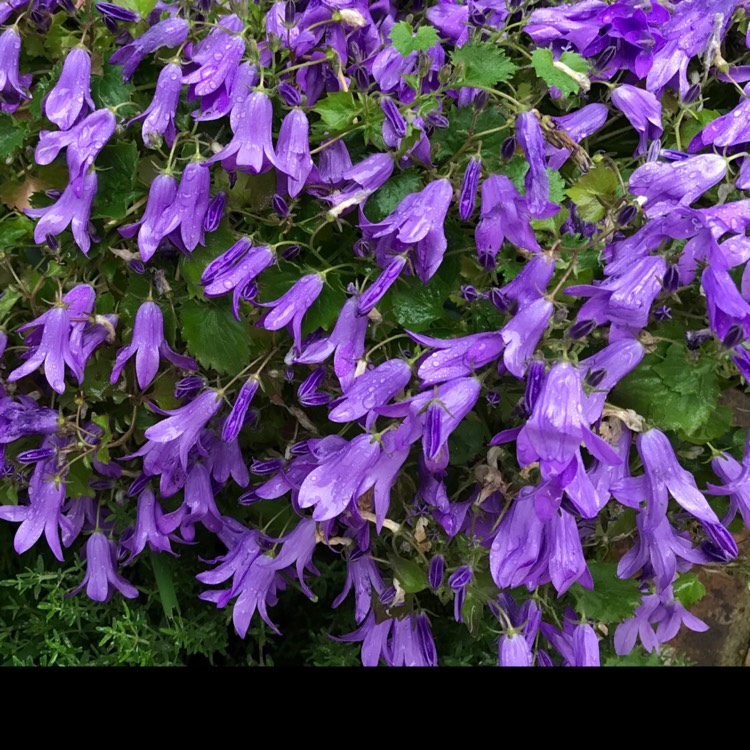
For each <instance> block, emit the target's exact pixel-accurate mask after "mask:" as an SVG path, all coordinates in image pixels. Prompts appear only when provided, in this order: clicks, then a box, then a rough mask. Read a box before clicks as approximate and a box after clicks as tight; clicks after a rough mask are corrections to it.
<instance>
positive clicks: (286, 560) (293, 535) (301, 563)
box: [257, 518, 335, 606]
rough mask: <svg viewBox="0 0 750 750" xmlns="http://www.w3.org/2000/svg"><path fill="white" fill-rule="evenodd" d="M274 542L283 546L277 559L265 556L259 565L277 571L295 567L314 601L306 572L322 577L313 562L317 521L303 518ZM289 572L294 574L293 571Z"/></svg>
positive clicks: (261, 558)
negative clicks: (306, 579) (306, 580)
mask: <svg viewBox="0 0 750 750" xmlns="http://www.w3.org/2000/svg"><path fill="white" fill-rule="evenodd" d="M273 541H274V542H276V543H278V544H280V545H281V547H280V549H279V551H278V554H277V555H276V556H275V557H269V556H268V555H263V556H262V557H260V558H259V559H258V563H257V564H258V565H259V566H262V567H267V568H270V569H271V570H277V571H282V570H286V569H288V568H290V567H291V566H292V565H293V566H294V573H296V574H297V580H298V581H299V585H300V588H301V589H302V591H303V592H304V593H305V596H307V597H308V598H310V599H314V598H315V595H314V594H313V592H312V591H311V590H310V588H309V586H308V585H307V583H306V582H305V570H309V571H310V572H311V573H314V574H315V575H320V572H319V571H318V570H317V568H316V567H315V566H314V565H313V562H312V558H313V552H314V551H315V546H316V544H317V543H318V534H317V524H316V523H315V521H313V520H312V519H310V518H303V519H302V520H301V521H300V522H299V523H298V524H297V525H296V526H295V527H294V529H292V531H290V532H289V533H288V534H287V535H286V536H283V537H281V539H274V540H273ZM288 572H289V573H292V571H288ZM334 606H335V603H334Z"/></svg>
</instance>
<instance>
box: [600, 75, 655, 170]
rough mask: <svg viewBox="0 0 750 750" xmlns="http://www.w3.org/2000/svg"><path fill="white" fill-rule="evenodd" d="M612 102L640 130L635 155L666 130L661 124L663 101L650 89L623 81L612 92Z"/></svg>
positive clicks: (643, 150)
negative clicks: (640, 87)
mask: <svg viewBox="0 0 750 750" xmlns="http://www.w3.org/2000/svg"><path fill="white" fill-rule="evenodd" d="M612 104H614V106H615V107H616V108H617V109H619V110H620V112H622V113H623V114H624V115H625V117H627V118H628V120H629V121H630V124H631V125H632V126H633V127H634V128H635V129H636V130H637V131H638V135H639V141H638V148H637V149H636V152H635V156H640V155H641V154H643V153H645V152H646V149H647V147H648V142H649V141H653V140H655V139H657V138H659V137H660V136H661V134H662V133H663V132H664V129H663V128H662V124H661V102H660V101H659V100H658V99H657V98H656V97H655V96H654V95H653V94H652V93H651V92H650V91H646V90H645V89H639V88H636V87H635V86H631V85H629V84H627V83H623V84H621V85H620V86H618V87H617V88H616V89H615V90H614V91H613V92H612Z"/></svg>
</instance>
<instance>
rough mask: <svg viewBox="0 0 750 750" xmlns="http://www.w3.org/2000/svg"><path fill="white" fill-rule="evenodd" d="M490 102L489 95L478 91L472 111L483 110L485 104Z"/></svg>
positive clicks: (481, 90)
mask: <svg viewBox="0 0 750 750" xmlns="http://www.w3.org/2000/svg"><path fill="white" fill-rule="evenodd" d="M489 100H490V95H489V94H488V93H487V92H486V91H484V90H483V89H479V91H477V93H476V95H475V96H474V109H477V110H479V109H484V108H485V107H486V106H487V102H488V101H489Z"/></svg>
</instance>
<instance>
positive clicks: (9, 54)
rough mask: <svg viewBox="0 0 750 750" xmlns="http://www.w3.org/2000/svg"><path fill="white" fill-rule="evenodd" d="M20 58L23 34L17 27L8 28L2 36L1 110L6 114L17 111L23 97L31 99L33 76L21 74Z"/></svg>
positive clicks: (0, 53)
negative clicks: (30, 87)
mask: <svg viewBox="0 0 750 750" xmlns="http://www.w3.org/2000/svg"><path fill="white" fill-rule="evenodd" d="M20 58H21V35H20V34H19V33H18V30H17V29H16V28H15V27H10V28H7V29H5V31H3V33H2V35H1V36H0V110H2V111H3V112H5V113H6V114H11V113H13V112H15V111H16V110H17V109H18V107H19V106H20V104H21V101H22V100H23V99H26V100H29V99H31V95H30V94H29V86H30V85H31V76H30V75H22V74H21V71H20V70H19V67H18V66H19V61H20Z"/></svg>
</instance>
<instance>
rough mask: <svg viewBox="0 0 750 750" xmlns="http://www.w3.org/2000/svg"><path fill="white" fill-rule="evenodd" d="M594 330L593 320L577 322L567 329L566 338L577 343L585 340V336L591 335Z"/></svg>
mask: <svg viewBox="0 0 750 750" xmlns="http://www.w3.org/2000/svg"><path fill="white" fill-rule="evenodd" d="M595 330H596V321H595V320H579V321H578V322H577V323H575V324H574V325H572V326H571V327H570V328H569V329H568V338H571V339H573V341H577V340H578V339H585V338H586V336H588V335H589V334H591V333H593V332H594V331H595Z"/></svg>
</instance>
